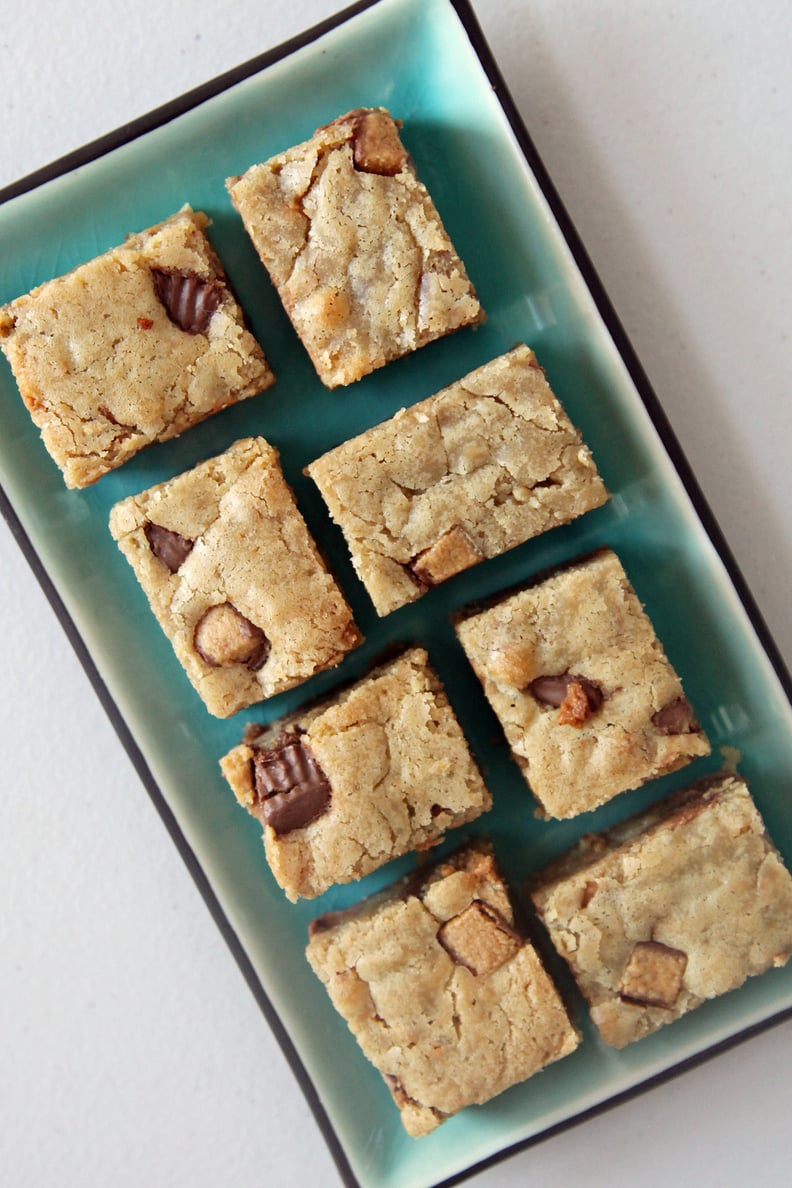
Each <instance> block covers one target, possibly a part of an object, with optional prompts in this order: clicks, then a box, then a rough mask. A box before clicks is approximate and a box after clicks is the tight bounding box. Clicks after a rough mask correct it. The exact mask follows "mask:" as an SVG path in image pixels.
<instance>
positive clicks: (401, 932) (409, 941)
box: [307, 841, 578, 1137]
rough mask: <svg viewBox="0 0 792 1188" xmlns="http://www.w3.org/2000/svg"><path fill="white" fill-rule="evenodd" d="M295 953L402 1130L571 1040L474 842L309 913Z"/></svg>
mask: <svg viewBox="0 0 792 1188" xmlns="http://www.w3.org/2000/svg"><path fill="white" fill-rule="evenodd" d="M307 956H308V960H309V962H310V963H311V966H312V967H313V969H314V971H315V972H316V974H317V975H318V977H319V978H321V980H322V982H324V984H325V986H326V987H327V991H328V993H329V995H330V998H331V1000H332V1002H333V1005H334V1006H335V1008H336V1010H337V1011H338V1012H339V1013H340V1014H341V1015H342V1016H343V1017H344V1019H345V1020H346V1022H347V1024H348V1025H349V1028H350V1030H351V1031H352V1034H353V1035H354V1037H355V1039H356V1040H357V1042H358V1044H359V1045H360V1047H361V1049H362V1051H363V1053H364V1055H365V1056H366V1057H367V1058H368V1059H369V1060H370V1061H371V1063H372V1064H373V1065H374V1066H375V1067H376V1068H377V1069H378V1070H379V1072H380V1073H381V1074H382V1076H383V1078H384V1079H385V1082H386V1084H387V1086H388V1088H389V1090H390V1092H391V1094H392V1096H393V1099H394V1101H395V1103H396V1105H397V1106H398V1108H399V1110H400V1112H401V1120H402V1123H403V1125H404V1127H405V1129H406V1130H407V1132H408V1134H410V1135H412V1136H413V1137H419V1136H421V1135H425V1134H428V1133H429V1132H430V1131H431V1130H434V1129H435V1127H436V1126H437V1125H438V1124H439V1123H440V1122H443V1121H444V1120H445V1119H446V1118H448V1117H449V1116H450V1115H451V1114H455V1113H456V1112H457V1111H458V1110H460V1109H462V1108H463V1107H464V1106H468V1105H472V1104H474V1103H482V1102H485V1101H488V1100H489V1099H490V1098H492V1097H494V1096H495V1095H496V1094H498V1093H501V1092H502V1091H503V1090H504V1089H507V1088H509V1086H511V1085H514V1084H516V1083H517V1082H518V1081H523V1080H526V1079H527V1078H528V1077H530V1076H532V1075H533V1074H534V1073H535V1072H538V1070H539V1069H541V1068H543V1067H544V1066H545V1065H547V1064H549V1063H550V1062H551V1061H554V1060H558V1059H559V1058H560V1057H562V1056H566V1055H568V1054H569V1053H570V1052H573V1051H574V1050H575V1048H576V1047H577V1044H578V1034H577V1032H576V1030H575V1028H574V1027H573V1026H572V1024H571V1023H570V1022H569V1019H568V1017H567V1014H566V1011H565V1009H564V1007H563V1005H562V1002H561V999H560V997H559V995H558V992H557V991H556V989H555V987H554V986H553V983H552V982H551V981H550V978H549V977H548V975H547V974H546V972H545V970H544V968H543V966H542V964H541V961H540V959H539V956H538V954H537V952H536V950H535V949H534V947H533V946H532V945H531V944H530V942H529V941H527V940H525V939H524V938H523V937H522V936H521V935H520V933H519V932H518V931H517V930H516V929H515V926H514V915H513V912H512V907H511V904H510V901H509V895H508V891H507V888H506V886H505V884H504V882H503V879H502V878H501V876H500V874H499V872H498V870H497V867H496V865H495V861H494V859H493V856H492V852H491V849H490V847H489V846H488V844H487V843H486V842H483V841H479V842H474V843H472V844H470V845H469V846H467V847H466V848H464V849H462V850H459V851H457V852H456V853H455V854H453V855H452V856H451V857H449V858H448V859H446V860H445V861H443V862H441V863H439V864H438V865H437V866H436V867H434V868H432V869H430V870H429V871H424V872H423V873H421V872H420V871H419V872H416V874H415V875H413V876H409V877H408V878H407V879H406V880H403V881H402V882H401V883H397V884H396V885H395V886H394V887H392V888H390V889H388V890H387V891H385V892H383V893H381V894H380V895H378V896H375V897H373V898H372V899H371V900H368V901H365V900H364V902H363V903H362V904H360V905H358V907H357V908H353V909H351V910H348V911H346V912H335V913H329V914H328V915H327V916H324V917H321V916H320V917H319V919H318V920H316V921H314V923H313V925H312V927H311V935H310V941H309V944H308V949H307Z"/></svg>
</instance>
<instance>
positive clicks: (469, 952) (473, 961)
mask: <svg viewBox="0 0 792 1188" xmlns="http://www.w3.org/2000/svg"><path fill="white" fill-rule="evenodd" d="M437 939H438V941H439V942H440V944H441V945H442V946H443V948H444V949H445V951H446V952H447V953H448V955H449V957H451V958H452V959H453V960H454V961H455V962H456V963H457V965H464V967H465V969H469V970H470V972H471V973H472V974H473V976H474V977H481V976H482V975H483V974H490V973H492V972H493V971H494V970H496V969H498V968H499V966H501V965H503V963H504V962H505V961H508V960H509V958H510V957H513V956H514V954H515V953H516V952H517V950H518V949H519V948H520V945H521V944H522V941H521V940H520V937H519V935H518V934H517V933H516V932H515V931H514V929H513V928H512V926H511V925H510V924H509V923H508V921H506V920H504V918H503V916H502V915H501V914H500V912H497V911H496V910H495V908H493V907H490V905H489V904H487V903H482V901H481V900H480V899H474V900H473V902H472V903H471V904H470V906H469V907H466V908H465V910H464V911H463V912H460V913H459V914H458V915H456V916H452V917H451V919H450V920H446V922H445V924H443V926H442V927H441V928H440V930H439V931H438V933H437Z"/></svg>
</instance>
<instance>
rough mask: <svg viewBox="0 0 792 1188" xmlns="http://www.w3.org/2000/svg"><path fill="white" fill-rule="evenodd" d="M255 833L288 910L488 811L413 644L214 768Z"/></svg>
mask: <svg viewBox="0 0 792 1188" xmlns="http://www.w3.org/2000/svg"><path fill="white" fill-rule="evenodd" d="M221 767H222V770H223V775H224V776H226V778H227V779H228V782H229V784H230V785H232V788H233V790H234V794H235V795H236V798H237V800H239V802H240V804H243V805H245V808H246V809H247V810H248V811H249V813H251V814H252V815H253V816H255V817H259V819H260V821H261V823H262V826H264V842H265V848H266V854H267V860H268V862H270V866H271V868H272V872H273V874H274V877H275V879H277V881H278V884H279V885H280V886H281V887H283V889H284V890H285V892H286V895H287V896H289V898H290V899H292V901H294V899H297V898H298V897H299V896H303V897H305V898H313V897H315V896H318V895H322V892H323V891H327V889H328V887H329V886H332V884H335V883H349V881H351V880H354V879H359V878H362V876H363V874H368V873H369V872H370V871H374V870H376V868H378V867H379V866H382V865H384V864H385V862H387V861H389V860H391V859H392V858H398V857H399V855H400V854H405V853H407V852H408V851H411V849H425V848H427V847H430V846H432V845H435V843H436V842H438V841H441V840H442V838H443V835H444V833H445V832H446V830H448V829H452V828H455V827H457V826H461V824H464V823H465V822H467V821H473V820H474V819H475V817H477V816H479V815H480V814H481V813H484V811H486V810H487V809H488V808H489V807H490V797H489V792H488V791H487V788H486V786H484V783H483V781H482V779H481V776H480V775H479V771H477V769H476V766H475V764H474V762H473V759H471V758H470V752H469V751H468V746H467V742H465V740H464V735H463V733H462V731H461V728H460V725H458V722H457V720H456V718H455V715H454V710H452V709H451V707H450V706H449V703H448V699H446V696H445V694H444V691H443V688H442V685H441V682H439V680H438V678H437V676H436V675H435V672H433V671H432V669H431V666H430V664H429V657H427V655H426V652H425V651H424V650H423V649H420V647H413V649H411V650H410V651H407V652H405V653H404V656H401V657H399V658H398V659H395V661H391V662H389V663H387V664H384V665H382V666H381V668H379V669H375V670H374V671H373V672H370V674H369V675H368V676H366V677H363V678H362V680H361V681H359V682H357V683H356V684H354V685H353V687H351V688H349V689H346V690H343V691H342V693H340V694H335V695H332V696H331V697H329V699H327V700H324V701H322V702H321V703H318V704H316V706H312V707H309V708H308V709H305V710H303V712H300V713H299V714H296V715H291V716H290V718H287V719H285V720H281V721H279V722H275V723H274V725H272V726H270V727H268V728H266V729H265V728H261V729H260V731H258V729H256V728H255V727H253V728H248V731H247V732H246V740H245V741H243V742H242V744H241V745H240V746H236V747H234V750H233V751H230V752H229V754H227V756H226V757H224V758H223V759H222V760H221Z"/></svg>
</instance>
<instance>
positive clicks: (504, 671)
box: [456, 549, 710, 817]
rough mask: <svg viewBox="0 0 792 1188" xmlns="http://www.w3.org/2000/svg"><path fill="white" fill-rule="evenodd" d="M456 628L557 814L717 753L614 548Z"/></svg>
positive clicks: (547, 806) (545, 802) (517, 754)
mask: <svg viewBox="0 0 792 1188" xmlns="http://www.w3.org/2000/svg"><path fill="white" fill-rule="evenodd" d="M456 631H457V635H458V636H459V639H460V642H461V643H462V646H463V648H464V649H465V652H466V653H467V656H468V659H469V660H470V663H471V664H472V665H473V668H474V669H475V672H476V675H477V676H478V678H479V680H480V681H481V683H482V685H483V687H484V692H485V693H486V695H487V699H488V700H489V702H490V704H491V705H492V708H493V709H494V710H495V713H496V714H497V715H498V718H499V719H500V722H501V725H502V726H503V729H504V732H505V734H506V738H507V739H508V742H509V746H510V747H511V749H512V754H513V756H514V758H515V759H516V761H517V763H518V764H519V766H520V768H521V770H522V773H523V775H524V777H525V779H526V780H527V782H528V784H529V785H530V788H531V790H532V791H533V793H534V795H535V796H536V798H537V799H538V800H539V801H540V802H541V805H542V807H543V809H544V811H545V813H546V814H547V815H548V816H550V817H574V816H576V815H577V814H578V813H582V812H586V811H587V810H589V809H593V808H596V807H597V805H600V804H604V803H605V801H607V800H610V799H611V797H613V796H616V794H617V793H619V792H624V791H626V790H627V789H628V788H637V787H639V785H641V784H643V783H644V782H645V781H646V780H649V779H652V778H653V777H655V776H660V775H664V774H665V773H666V772H670V771H674V770H675V769H676V768H678V767H682V766H684V764H686V763H688V762H690V760H692V759H694V758H696V756H698V755H707V754H709V750H710V748H709V743H708V742H707V739H706V738H705V736H704V733H703V732H702V729H701V727H700V726H699V724H698V722H697V721H696V719H695V716H694V714H693V710H692V708H691V706H690V704H689V703H688V701H687V700H686V698H685V696H684V693H683V691H682V685H681V682H680V680H679V677H678V676H677V674H676V673H675V672H674V669H673V668H672V667H671V665H670V663H669V662H668V659H667V658H666V655H665V653H664V651H663V649H662V647H661V645H660V642H659V640H658V639H657V637H656V635H655V633H654V628H653V627H652V624H651V623H650V621H649V619H648V617H647V615H646V614H645V613H644V610H643V608H642V606H641V604H640V602H639V601H638V598H637V596H636V594H635V591H634V590H633V588H632V586H631V585H630V583H629V580H628V578H627V575H626V574H625V572H624V570H623V568H622V566H621V563H620V561H619V559H618V557H617V556H616V554H615V553H613V552H611V551H610V550H609V549H603V550H601V551H600V552H598V553H596V554H594V555H593V556H592V557H589V558H587V559H586V560H584V561H581V562H579V563H577V564H574V565H571V566H569V567H568V568H565V569H562V570H560V571H558V572H556V573H554V574H552V575H551V576H550V577H548V578H547V579H545V580H544V581H542V582H539V583H538V584H537V585H535V586H531V587H529V588H527V589H524V590H521V591H519V592H518V593H516V594H512V595H510V596H508V597H506V598H503V599H502V600H500V601H499V602H497V603H496V604H495V605H494V606H492V607H490V608H489V609H488V610H485V611H482V612H480V613H478V614H475V615H471V616H470V617H469V618H467V619H464V620H462V621H461V622H460V623H458V624H457V627H456Z"/></svg>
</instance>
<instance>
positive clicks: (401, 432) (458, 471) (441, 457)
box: [306, 346, 608, 615]
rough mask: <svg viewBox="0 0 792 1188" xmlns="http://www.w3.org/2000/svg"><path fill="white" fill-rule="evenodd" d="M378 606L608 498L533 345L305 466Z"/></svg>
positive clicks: (409, 596) (386, 608)
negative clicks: (539, 361)
mask: <svg viewBox="0 0 792 1188" xmlns="http://www.w3.org/2000/svg"><path fill="white" fill-rule="evenodd" d="M306 473H307V474H309V475H310V476H311V478H312V479H313V480H314V482H315V483H316V484H317V486H318V487H319V490H320V491H321V493H322V496H323V498H324V500H325V502H326V503H327V506H328V508H329V510H330V514H331V515H332V517H333V519H334V520H335V521H336V523H337V524H338V525H339V526H340V527H341V529H342V531H343V533H344V536H345V538H346V541H347V544H348V546H349V550H350V552H351V554H352V561H353V564H354V566H355V570H356V572H357V574H358V576H359V577H360V579H361V581H362V582H363V583H364V585H365V587H366V589H367V590H368V592H369V594H370V596H371V599H372V601H373V603H374V606H375V607H376V609H377V612H378V614H380V615H386V614H388V613H389V612H390V611H392V610H395V609H396V608H397V607H400V606H402V605H404V604H405V603H407V602H412V601H414V600H415V599H416V598H419V597H420V596H421V595H422V594H424V593H425V592H426V591H427V590H428V589H429V588H430V587H431V586H435V585H438V584H439V583H440V582H443V581H445V580H446V579H448V578H450V577H453V576H454V575H455V574H457V573H460V572H461V571H462V570H464V569H467V568H469V567H470V566H471V565H475V564H476V563H477V562H479V561H483V560H484V559H485V558H487V557H495V556H497V555H498V554H500V553H503V552H505V551H506V550H507V549H510V548H513V547H514V546H515V545H518V544H521V543H522V542H523V541H526V540H528V539H529V538H531V537H534V536H538V535H539V533H541V532H545V531H547V530H548V529H549V528H552V527H554V526H555V525H557V524H565V523H567V522H568V521H569V520H573V519H575V518H576V517H577V516H580V515H582V514H583V513H584V512H586V511H589V510H590V509H592V508H595V507H598V506H599V505H600V504H602V503H604V502H605V501H606V500H607V498H608V493H607V491H606V490H605V486H604V484H603V482H602V480H601V479H600V477H599V475H598V473H597V469H596V467H595V465H594V462H593V460H592V457H591V454H590V452H589V450H588V449H587V447H586V446H585V445H584V444H583V443H582V441H581V439H580V434H579V433H578V431H577V430H576V429H575V428H574V427H573V425H572V424H571V423H570V421H569V418H568V417H567V415H566V413H565V412H564V410H563V409H562V407H561V405H560V404H559V403H558V400H557V399H556V398H555V396H554V395H553V392H552V391H551V389H550V385H549V384H548V382H547V380H546V378H545V374H544V371H543V370H542V368H541V367H540V366H539V364H538V363H537V361H536V356H535V355H534V353H533V351H532V350H531V349H530V348H529V347H527V346H518V347H515V349H514V350H512V351H509V352H508V353H507V354H505V355H501V356H499V357H498V358H496V359H493V360H491V361H490V362H489V363H485V364H484V366H483V367H479V368H478V369H477V370H476V371H473V372H471V373H470V374H469V375H467V376H465V377H464V379H461V380H459V381H458V382H457V383H455V384H451V385H450V387H448V388H444V389H443V390H442V391H441V392H438V393H437V394H436V395H434V396H430V397H429V398H428V399H427V400H422V401H421V402H420V403H418V404H415V405H413V406H412V407H411V408H407V409H402V410H401V412H399V413H397V414H396V416H395V417H393V418H392V419H391V420H389V421H385V422H383V424H381V425H377V426H375V427H374V428H373V429H369V430H367V431H366V432H365V433H362V434H361V435H360V436H359V437H355V438H352V439H351V440H350V441H346V442H344V443H343V444H342V445H340V446H337V447H336V448H335V449H333V450H331V451H330V452H329V453H327V454H325V455H323V457H321V458H318V459H317V460H316V461H315V462H312V463H311V464H310V466H308V467H307V468H306Z"/></svg>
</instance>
